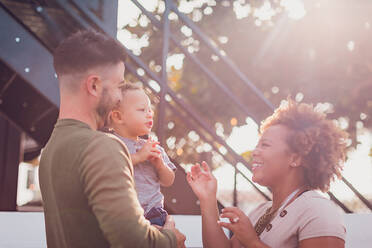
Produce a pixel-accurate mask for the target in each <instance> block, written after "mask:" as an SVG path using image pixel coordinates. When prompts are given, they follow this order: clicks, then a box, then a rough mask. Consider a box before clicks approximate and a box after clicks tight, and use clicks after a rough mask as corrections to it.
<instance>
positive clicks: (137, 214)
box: [79, 134, 177, 248]
mask: <svg viewBox="0 0 372 248" xmlns="http://www.w3.org/2000/svg"><path fill="white" fill-rule="evenodd" d="M79 173H80V180H81V183H82V185H83V189H84V193H85V195H86V197H87V200H88V204H89V205H90V207H91V208H92V211H93V213H94V214H95V216H96V218H97V220H98V223H99V225H100V228H101V230H102V232H103V234H104V236H105V237H106V239H107V240H108V242H109V243H110V246H111V247H141V248H142V247H143V248H147V247H153V248H157V247H159V248H160V247H164V248H167V247H177V242H176V237H175V235H174V233H173V232H171V231H169V230H164V231H159V230H158V229H157V228H155V227H153V226H151V225H150V223H149V222H148V221H147V220H146V219H145V218H144V217H143V209H142V208H141V206H140V204H139V202H138V199H137V193H136V191H135V188H134V180H133V166H132V163H131V161H130V159H129V153H128V150H127V148H126V147H125V145H124V144H123V143H122V142H121V141H120V140H118V139H115V138H113V137H108V136H107V135H104V134H100V135H97V136H95V138H94V139H92V140H91V142H90V143H89V144H88V145H87V147H86V148H85V150H84V152H83V154H82V157H81V163H80V167H79Z"/></svg>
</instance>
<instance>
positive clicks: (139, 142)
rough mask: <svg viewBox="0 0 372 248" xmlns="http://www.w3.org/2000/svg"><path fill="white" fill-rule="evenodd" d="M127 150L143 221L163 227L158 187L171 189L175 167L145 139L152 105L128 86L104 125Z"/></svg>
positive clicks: (141, 90)
mask: <svg viewBox="0 0 372 248" xmlns="http://www.w3.org/2000/svg"><path fill="white" fill-rule="evenodd" d="M106 126H107V127H108V128H109V129H110V130H111V132H113V133H114V134H115V135H116V136H118V137H119V138H120V139H121V140H122V141H123V142H124V143H125V144H126V146H127V147H128V150H129V153H130V154H131V158H132V163H133V167H134V180H135V184H136V190H137V195H138V199H139V202H140V204H141V206H142V207H143V209H144V211H145V218H146V219H148V220H149V221H150V222H151V224H155V225H159V226H163V225H164V223H165V219H166V217H167V215H168V214H167V212H166V211H165V210H164V196H163V194H162V193H161V192H160V185H161V186H165V187H168V186H171V185H172V184H173V181H174V177H175V173H174V171H175V170H176V166H175V165H174V164H173V163H172V162H171V161H170V160H169V158H168V156H167V154H166V153H165V151H164V149H163V148H162V147H160V146H159V142H156V141H153V140H152V139H151V138H149V139H147V140H145V139H142V138H140V136H144V135H148V134H149V133H150V132H151V128H152V126H153V110H152V108H151V102H150V99H149V97H148V96H147V95H146V93H145V92H144V90H143V89H142V88H141V87H139V86H136V85H134V84H131V83H127V84H126V85H125V86H124V87H123V101H122V102H121V103H120V104H119V106H117V107H116V108H115V109H114V110H112V111H111V113H110V114H109V117H108V121H107V125H106Z"/></svg>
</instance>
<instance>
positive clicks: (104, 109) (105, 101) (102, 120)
mask: <svg viewBox="0 0 372 248" xmlns="http://www.w3.org/2000/svg"><path fill="white" fill-rule="evenodd" d="M107 92H108V91H107V89H106V88H103V91H102V95H101V99H100V100H99V102H98V105H97V108H96V113H97V117H98V118H97V128H98V129H100V128H103V127H104V125H105V124H106V122H107V118H108V114H109V113H110V111H111V110H112V109H113V108H114V106H115V103H114V102H113V100H112V99H111V97H110V96H109V94H108V93H107Z"/></svg>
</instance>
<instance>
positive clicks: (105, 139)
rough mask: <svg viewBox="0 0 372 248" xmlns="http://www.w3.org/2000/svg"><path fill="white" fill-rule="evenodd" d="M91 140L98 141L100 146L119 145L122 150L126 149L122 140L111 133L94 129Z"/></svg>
mask: <svg viewBox="0 0 372 248" xmlns="http://www.w3.org/2000/svg"><path fill="white" fill-rule="evenodd" d="M93 140H94V141H96V142H97V143H99V145H100V146H104V147H106V148H111V147H115V148H117V147H120V148H122V149H124V150H127V147H126V146H125V144H124V142H123V141H122V140H121V139H120V138H119V137H117V136H116V135H114V134H112V133H106V132H101V131H96V134H95V135H94V137H92V141H93Z"/></svg>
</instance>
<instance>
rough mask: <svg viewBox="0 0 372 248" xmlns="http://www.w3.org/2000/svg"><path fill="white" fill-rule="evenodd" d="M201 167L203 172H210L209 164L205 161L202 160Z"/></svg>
mask: <svg viewBox="0 0 372 248" xmlns="http://www.w3.org/2000/svg"><path fill="white" fill-rule="evenodd" d="M202 167H203V170H204V171H205V172H207V173H208V174H209V173H210V170H209V166H208V164H207V162H205V161H203V162H202Z"/></svg>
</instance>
